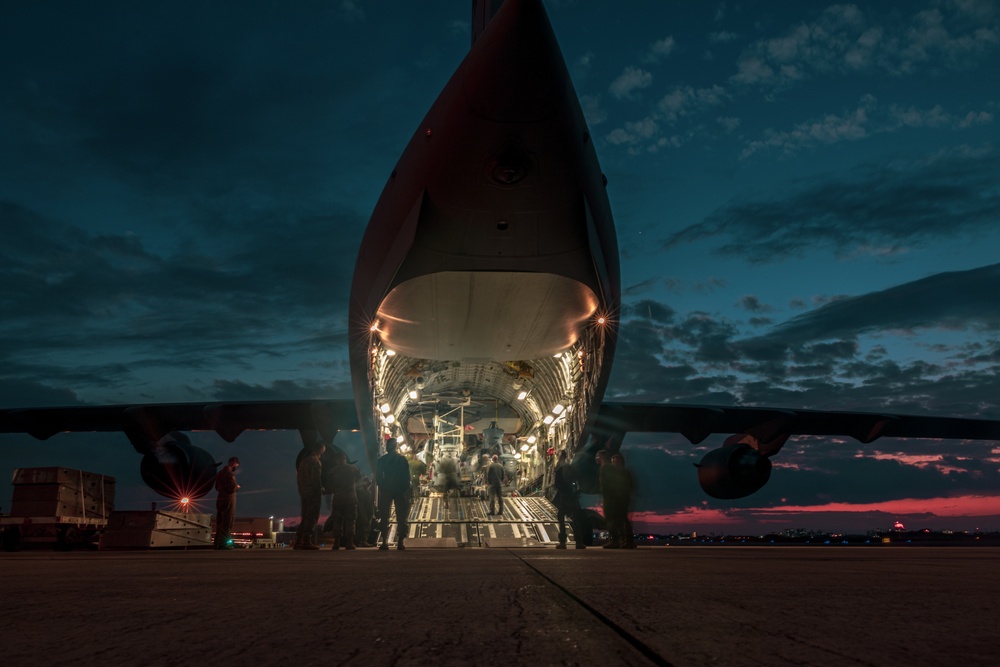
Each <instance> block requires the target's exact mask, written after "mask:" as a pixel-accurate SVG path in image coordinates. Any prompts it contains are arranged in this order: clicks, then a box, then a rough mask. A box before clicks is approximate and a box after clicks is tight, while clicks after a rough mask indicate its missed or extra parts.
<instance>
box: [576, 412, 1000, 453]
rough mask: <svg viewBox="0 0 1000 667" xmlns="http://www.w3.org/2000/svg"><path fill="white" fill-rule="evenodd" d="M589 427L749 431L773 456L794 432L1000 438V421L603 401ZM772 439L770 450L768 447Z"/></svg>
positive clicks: (702, 433)
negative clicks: (772, 448)
mask: <svg viewBox="0 0 1000 667" xmlns="http://www.w3.org/2000/svg"><path fill="white" fill-rule="evenodd" d="M593 431H594V432H595V433H598V434H602V435H605V436H618V437H621V436H622V435H624V433H626V432H628V431H646V432H671V433H680V434H681V435H683V436H684V437H685V438H687V439H688V440H689V441H691V443H693V444H697V443H699V442H701V441H702V440H704V439H705V438H707V437H708V436H709V435H711V434H713V433H734V434H736V433H739V434H744V433H745V434H749V435H751V436H753V437H754V438H756V439H757V440H758V442H759V443H760V444H761V446H762V450H761V453H762V454H765V455H768V454H772V453H774V452H775V451H777V449H780V447H781V445H782V444H784V442H785V440H786V439H787V438H788V437H789V436H792V435H826V436H850V437H852V438H854V439H856V440H859V441H861V442H863V443H869V442H872V441H874V440H876V439H877V438H881V437H891V438H946V439H968V440H1000V421H997V420H989V419H961V418H956V417H932V416H913V415H898V414H892V413H871V412H848V411H843V412H842V411H826V410H798V409H779V408H756V407H722V406H711V405H678V404H672V403H612V402H605V403H602V404H601V407H600V410H599V412H598V415H597V418H596V420H595V422H594V426H593ZM767 443H775V445H776V447H775V448H774V451H766V447H767Z"/></svg>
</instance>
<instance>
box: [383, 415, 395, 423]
mask: <svg viewBox="0 0 1000 667" xmlns="http://www.w3.org/2000/svg"><path fill="white" fill-rule="evenodd" d="M394 421H396V418H395V417H394V416H392V415H386V416H385V423H386V424H391V423H393V422H394Z"/></svg>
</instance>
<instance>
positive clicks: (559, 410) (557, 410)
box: [552, 403, 566, 415]
mask: <svg viewBox="0 0 1000 667" xmlns="http://www.w3.org/2000/svg"><path fill="white" fill-rule="evenodd" d="M565 409H566V406H564V405H563V404H562V403H556V407H554V408H552V414H554V415H561V414H562V411H563V410H565Z"/></svg>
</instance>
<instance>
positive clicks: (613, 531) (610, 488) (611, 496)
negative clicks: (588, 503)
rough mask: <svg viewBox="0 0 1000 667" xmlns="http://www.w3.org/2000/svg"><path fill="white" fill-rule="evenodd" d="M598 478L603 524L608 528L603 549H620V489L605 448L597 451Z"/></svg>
mask: <svg viewBox="0 0 1000 667" xmlns="http://www.w3.org/2000/svg"><path fill="white" fill-rule="evenodd" d="M596 458H597V465H599V466H600V468H599V470H598V478H599V479H600V481H601V505H602V507H603V509H604V524H605V527H606V528H607V529H608V541H607V542H606V543H605V544H604V548H605V549H621V547H622V528H621V526H619V524H618V517H619V515H620V514H621V512H620V510H619V506H620V504H621V503H620V498H621V489H620V488H619V487H620V482H619V480H620V476H619V475H618V474H617V473H616V471H615V467H614V466H613V465H611V455H610V453H609V452H607V451H605V450H601V451H599V452H597V456H596Z"/></svg>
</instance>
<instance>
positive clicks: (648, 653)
mask: <svg viewBox="0 0 1000 667" xmlns="http://www.w3.org/2000/svg"><path fill="white" fill-rule="evenodd" d="M507 551H508V553H510V554H511V555H512V556H514V557H515V558H517V559H518V560H520V561H521V562H522V563H524V564H525V565H527V566H528V567H529V568H531V569H532V570H533V571H534V572H535V573H536V574H537V575H538V576H540V577H541V578H542V579H544V580H545V581H547V582H549V583H550V584H552V585H553V586H555V587H556V588H557V589H559V590H560V591H562V593H563V595H565V596H566V597H568V598H569V599H570V600H572V601H573V602H575V603H577V604H578V605H580V607H582V608H583V609H584V610H585V611H587V613H589V614H590V615H591V616H593V617H594V618H596V619H597V620H598V621H600V622H601V623H603V624H604V625H606V626H607V627H608V628H609V629H610V630H611V631H612V632H614V633H615V634H616V635H618V636H619V637H621V638H622V639H623V640H625V641H626V642H627V643H628V644H629V645H630V646H632V648H634V649H635V650H637V651H639V653H641V654H642V655H643V656H645V658H646V659H647V660H649V661H650V662H652V663H653V664H654V665H659V666H660V667H673V663H671V662H668V661H667V660H666V659H664V658H663V656H661V655H660V654H659V653H657V652H656V651H655V650H653V649H652V647H650V646H649V645H648V644H646V643H645V642H644V641H642V640H641V639H639V638H638V637H636V636H635V635H633V634H632V633H631V632H629V631H628V630H626V629H625V628H623V627H622V626H620V625H618V624H617V623H615V622H614V621H613V620H611V619H610V618H608V617H607V616H605V615H604V614H602V613H601V612H600V611H599V610H597V609H596V608H594V607H593V606H591V605H590V604H588V603H587V602H585V601H584V600H582V599H581V598H579V597H577V596H576V595H575V594H574V593H573V592H572V591H570V590H569V589H568V588H566V587H565V586H563V585H562V584H560V583H559V582H558V581H556V580H555V579H553V578H552V577H550V576H548V575H547V574H545V573H544V572H542V571H541V570H539V569H538V568H537V567H535V566H534V565H532V564H531V563H529V562H528V561H526V560H525V559H524V558H522V557H521V556H520V555H518V554H517V553H516V552H515V551H513V550H511V549H508V550H507Z"/></svg>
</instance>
